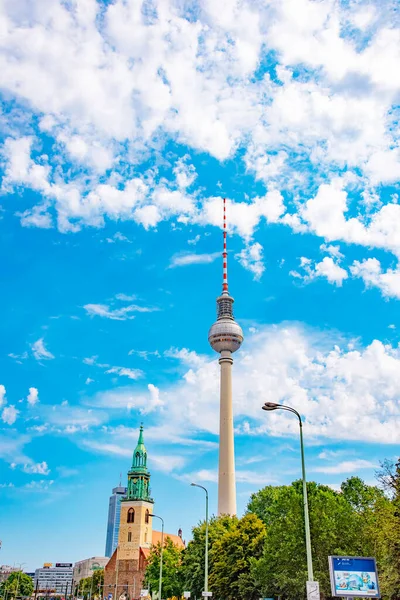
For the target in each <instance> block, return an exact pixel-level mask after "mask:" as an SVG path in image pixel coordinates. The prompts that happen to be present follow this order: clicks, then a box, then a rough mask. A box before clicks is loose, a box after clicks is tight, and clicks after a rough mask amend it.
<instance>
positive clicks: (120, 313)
mask: <svg viewBox="0 0 400 600" xmlns="http://www.w3.org/2000/svg"><path fill="white" fill-rule="evenodd" d="M121 296H122V294H119V299H120V300H121V299H123V298H121ZM126 298H128V296H126ZM126 298H125V299H126ZM83 308H84V309H85V310H86V312H87V314H88V315H90V316H91V317H94V316H98V317H104V318H106V319H112V320H113V321H126V320H127V319H134V318H135V315H133V314H132V313H135V312H139V313H147V312H154V311H157V310H160V309H159V308H156V307H150V306H138V305H137V304H130V305H129V306H123V307H122V308H110V307H109V306H108V305H106V304H85V306H84V307H83Z"/></svg>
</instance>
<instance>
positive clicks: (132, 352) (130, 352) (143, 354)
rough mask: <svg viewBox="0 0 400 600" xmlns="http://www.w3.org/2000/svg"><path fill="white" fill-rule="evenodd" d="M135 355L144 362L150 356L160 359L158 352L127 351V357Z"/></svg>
mask: <svg viewBox="0 0 400 600" xmlns="http://www.w3.org/2000/svg"><path fill="white" fill-rule="evenodd" d="M132 355H136V356H139V357H140V358H143V359H144V360H149V357H150V356H154V357H155V358H160V357H161V354H160V353H159V351H158V350H152V351H150V350H129V352H128V356H132Z"/></svg>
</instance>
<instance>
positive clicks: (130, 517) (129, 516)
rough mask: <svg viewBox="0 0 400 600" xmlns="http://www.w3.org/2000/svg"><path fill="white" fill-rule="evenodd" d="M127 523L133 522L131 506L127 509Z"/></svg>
mask: <svg viewBox="0 0 400 600" xmlns="http://www.w3.org/2000/svg"><path fill="white" fill-rule="evenodd" d="M126 522H127V523H134V522H135V511H134V510H133V508H130V509H129V510H128V518H127V520H126Z"/></svg>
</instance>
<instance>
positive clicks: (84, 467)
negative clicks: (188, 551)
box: [0, 0, 400, 569]
mask: <svg viewBox="0 0 400 600" xmlns="http://www.w3.org/2000/svg"><path fill="white" fill-rule="evenodd" d="M217 4H218V3H213V2H211V1H210V2H208V1H206V0H204V1H203V2H200V3H194V2H190V1H189V0H188V1H185V2H174V1H172V0H163V1H161V0H159V1H158V2H157V1H155V2H152V3H150V2H133V1H131V0H127V1H125V2H122V0H115V1H114V2H104V3H102V2H96V1H95V0H79V1H78V0H74V1H73V2H68V3H65V2H61V1H59V0H57V1H55V0H51V1H50V0H44V1H43V2H42V3H40V7H38V6H32V3H28V2H25V1H24V0H17V1H16V0H13V1H11V0H6V2H5V3H4V6H3V8H2V9H1V11H2V13H1V22H2V30H4V32H5V36H4V37H5V42H4V46H3V47H2V54H1V56H0V61H1V63H0V83H1V93H2V101H3V102H2V110H1V113H0V127H1V130H0V131H1V148H0V161H1V163H0V168H1V196H0V206H1V210H0V228H1V236H0V249H1V256H2V260H1V267H0V282H1V290H2V293H1V294H0V310H1V314H2V319H1V324H0V423H1V426H0V469H1V478H0V495H1V505H2V511H1V517H0V519H1V538H2V542H3V545H2V549H1V553H2V554H1V558H0V562H1V563H5V564H13V563H14V562H18V563H20V562H25V563H26V568H27V569H34V568H36V567H38V566H41V564H42V563H43V562H47V561H50V562H56V561H57V562H58V561H60V562H65V561H67V562H69V561H76V560H81V559H83V558H86V557H89V556H94V555H97V556H101V555H102V554H103V553H104V545H105V534H106V518H107V508H108V496H109V494H110V492H111V489H112V487H114V486H115V485H117V484H118V482H119V476H120V475H119V474H120V473H122V480H125V479H126V472H127V470H128V468H129V466H130V460H131V453H132V450H133V448H134V446H135V444H136V440H137V434H138V428H139V425H140V423H141V422H143V423H144V426H145V441H146V445H147V447H148V451H149V457H150V459H149V462H150V467H151V472H152V490H153V495H154V497H155V499H156V510H157V512H158V513H160V514H162V515H163V516H164V518H165V522H166V528H167V529H168V530H169V531H171V532H175V531H177V529H178V528H179V527H182V528H183V530H184V536H185V537H186V539H188V538H189V537H190V529H191V527H192V526H193V525H194V524H196V523H197V522H198V521H199V520H200V519H201V518H202V517H203V510H204V498H203V496H202V495H201V493H200V492H198V490H197V491H196V490H194V489H193V488H190V486H189V484H190V482H191V481H197V482H199V483H202V484H203V485H207V487H208V488H209V490H210V499H211V508H212V511H215V510H216V473H217V459H218V457H217V441H218V437H217V434H218V385H219V380H218V364H217V357H216V355H214V354H213V353H212V351H211V349H210V348H209V346H208V342H207V332H208V328H209V327H210V325H211V324H212V323H213V321H214V319H215V299H216V296H217V295H218V293H219V292H220V289H221V271H222V265H221V250H222V248H221V246H222V234H221V216H222V201H221V198H222V197H223V196H226V197H227V199H228V200H227V211H228V223H229V238H228V248H229V282H230V291H231V293H232V294H233V296H234V297H235V315H236V318H237V320H238V321H239V323H240V324H241V325H242V327H243V330H244V333H245V341H244V343H243V346H242V348H241V350H240V351H239V352H238V353H237V354H236V355H235V363H234V410H235V427H236V442H235V443H236V463H237V488H238V509H239V511H240V512H243V511H244V510H245V507H246V503H247V501H248V498H249V495H250V494H251V493H252V492H254V491H256V490H258V489H259V488H260V487H262V486H263V485H265V484H269V483H272V484H281V483H288V482H290V481H292V480H293V479H296V478H297V477H299V475H300V464H299V455H298V430H297V425H296V422H295V421H294V420H293V419H292V418H291V415H288V414H285V413H282V414H278V413H274V414H266V413H263V412H262V411H261V405H262V404H263V402H265V401H267V400H270V401H274V402H285V403H287V404H290V405H291V406H293V407H295V408H297V410H299V411H300V412H301V414H302V415H303V418H304V419H305V429H304V432H305V437H306V444H307V469H308V475H309V478H310V479H311V478H312V479H314V480H316V481H320V482H323V483H327V484H329V485H332V486H334V487H337V486H338V485H339V484H340V482H341V481H343V480H344V479H345V478H347V477H349V476H351V475H353V474H358V475H360V476H361V477H363V478H364V479H365V480H366V481H367V482H369V483H373V482H374V472H375V470H376V468H377V467H378V466H379V461H381V460H383V459H384V458H389V459H390V458H394V457H396V456H397V455H398V447H399V442H400V433H399V432H400V417H399V410H400V405H399V395H400V375H399V373H400V350H399V334H398V315H399V309H398V302H399V299H400V268H399V266H398V257H399V254H400V242H399V240H400V207H399V204H398V191H399V189H398V181H399V178H400V151H399V145H398V132H399V108H398V98H399V93H400V75H399V70H398V68H397V65H398V64H399V60H400V29H399V28H398V27H396V20H395V19H394V18H393V16H394V14H395V3H394V2H393V3H391V2H389V1H387V2H382V1H380V2H379V3H378V2H373V1H371V2H366V1H365V2H364V1H354V2H353V1H349V2H338V1H334V0H323V1H320V2H314V1H310V0H296V1H293V0H284V1H282V0H279V1H278V0H270V1H268V2H245V1H240V2H239V1H234V0H229V1H228V0H227V1H226V2H225V3H224V10H221V9H220V8H218V6H217Z"/></svg>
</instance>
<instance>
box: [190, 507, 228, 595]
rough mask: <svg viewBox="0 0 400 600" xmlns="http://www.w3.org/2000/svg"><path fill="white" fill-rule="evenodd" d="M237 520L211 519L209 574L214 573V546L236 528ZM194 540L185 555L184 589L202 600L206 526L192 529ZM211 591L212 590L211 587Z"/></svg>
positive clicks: (202, 524)
mask: <svg viewBox="0 0 400 600" xmlns="http://www.w3.org/2000/svg"><path fill="white" fill-rule="evenodd" d="M236 523H237V518H236V517H230V516H228V515H223V516H222V517H211V519H210V521H209V524H208V546H209V561H208V567H209V573H210V574H211V573H212V570H213V566H214V561H215V559H216V555H215V553H213V552H212V548H213V546H214V544H215V543H216V542H217V540H219V539H220V538H221V537H222V536H223V535H224V534H225V533H226V532H227V531H230V530H231V529H233V528H234V527H235V526H236ZM192 535H193V538H192V540H191V541H190V542H189V544H188V546H187V548H186V550H185V551H184V555H183V564H182V567H183V576H184V589H185V590H187V591H190V592H191V595H192V597H196V598H201V593H202V591H203V590H204V565H205V544H206V524H205V522H202V523H200V524H199V525H197V526H196V527H194V528H193V529H192ZM210 589H211V590H212V588H211V586H210Z"/></svg>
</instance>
